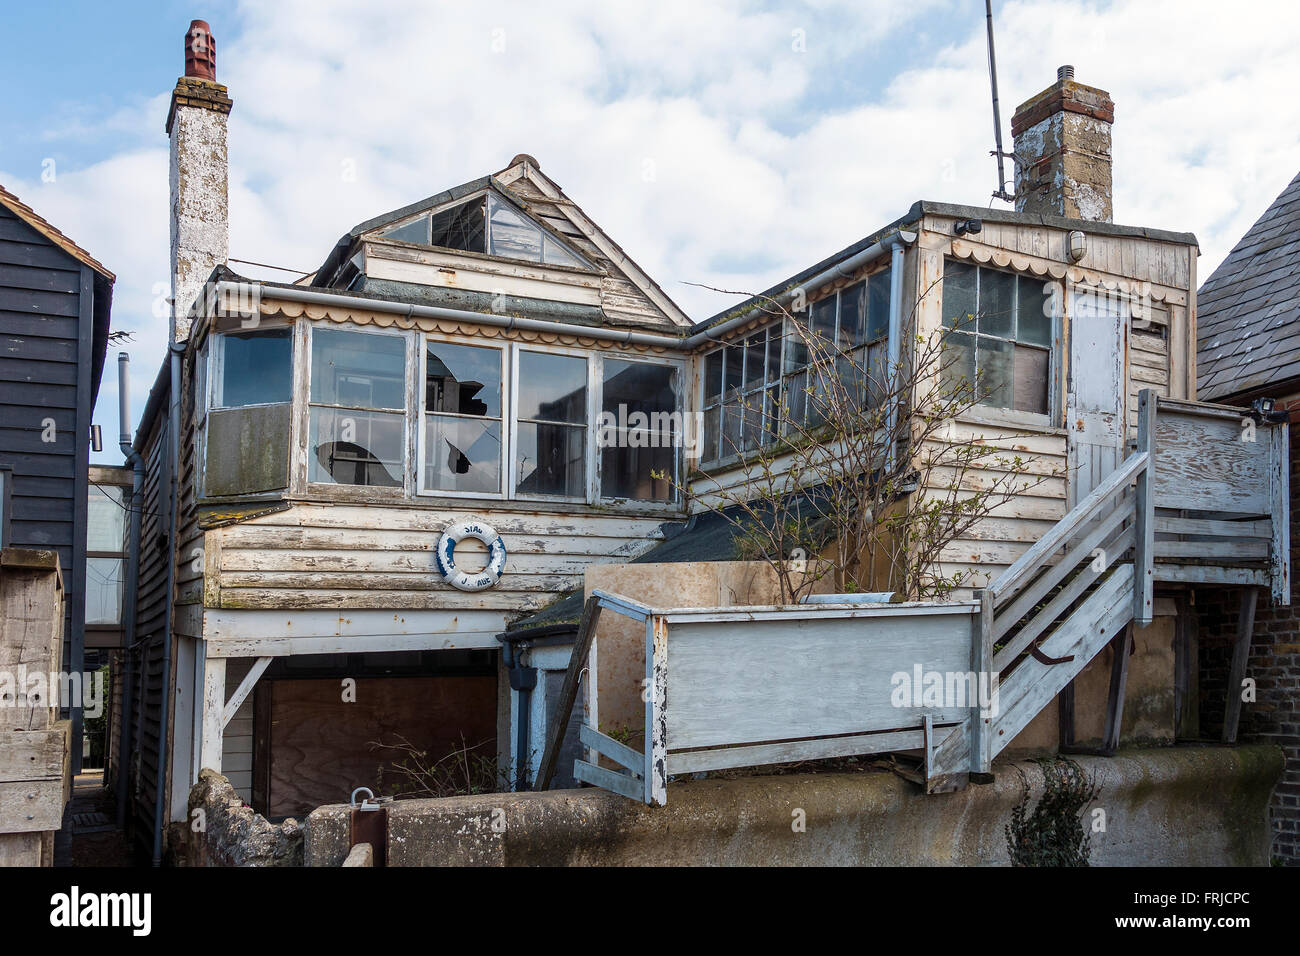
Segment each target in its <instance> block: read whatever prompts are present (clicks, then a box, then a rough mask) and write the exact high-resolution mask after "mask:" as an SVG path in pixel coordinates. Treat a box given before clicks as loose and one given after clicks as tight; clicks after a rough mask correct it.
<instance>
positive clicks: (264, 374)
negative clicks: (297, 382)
mask: <svg viewBox="0 0 1300 956" xmlns="http://www.w3.org/2000/svg"><path fill="white" fill-rule="evenodd" d="M217 342H218V347H217V372H216V375H215V376H214V381H213V383H212V407H213V408H240V407H243V406H247V405H274V404H278V403H281V402H287V401H289V400H290V399H291V398H292V396H293V330H292V329H290V328H288V327H282V328H275V329H254V330H249V331H247V332H227V333H225V334H223V335H220V336H218V339H217Z"/></svg>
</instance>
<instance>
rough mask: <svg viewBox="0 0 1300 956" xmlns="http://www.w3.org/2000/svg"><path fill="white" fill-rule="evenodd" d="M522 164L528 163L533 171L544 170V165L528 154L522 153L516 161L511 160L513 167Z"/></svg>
mask: <svg viewBox="0 0 1300 956" xmlns="http://www.w3.org/2000/svg"><path fill="white" fill-rule="evenodd" d="M520 163H527V164H528V165H529V166H531V167H533V169H536V170H538V171H539V172H540V171H541V168H542V164H541V163H539V162H538V161H537V160H536V159H534V158H533V157H532V156H529V155H528V154H527V153H520V154H519V155H518V156H516V157H515V158H514V159H512V160H510V165H511V166H518V165H519V164H520ZM507 168H509V167H507Z"/></svg>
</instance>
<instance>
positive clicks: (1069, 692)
mask: <svg viewBox="0 0 1300 956" xmlns="http://www.w3.org/2000/svg"><path fill="white" fill-rule="evenodd" d="M1056 720H1057V742H1058V744H1059V745H1060V748H1061V751H1062V752H1063V753H1065V752H1068V751H1070V750H1072V749H1073V748H1074V681H1070V683H1068V684H1066V685H1065V686H1064V687H1062V688H1061V693H1060V695H1059V696H1058V697H1057V698H1056Z"/></svg>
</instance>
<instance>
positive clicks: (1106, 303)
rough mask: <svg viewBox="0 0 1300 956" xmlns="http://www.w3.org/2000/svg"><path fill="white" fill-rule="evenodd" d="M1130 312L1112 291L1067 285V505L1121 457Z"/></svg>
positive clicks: (1078, 500)
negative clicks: (1068, 302)
mask: <svg viewBox="0 0 1300 956" xmlns="http://www.w3.org/2000/svg"><path fill="white" fill-rule="evenodd" d="M1129 314H1130V308H1129V304H1128V302H1127V301H1125V300H1123V299H1120V298H1118V297H1116V296H1112V295H1104V294H1103V295H1096V294H1093V292H1092V291H1091V290H1085V289H1078V288H1076V289H1073V290H1072V294H1071V296H1070V311H1069V317H1070V363H1069V369H1068V382H1069V387H1068V391H1067V395H1066V406H1065V407H1066V419H1065V425H1066V429H1067V430H1068V432H1069V436H1070V437H1069V442H1068V445H1069V468H1070V475H1069V502H1070V506H1071V507H1073V506H1074V505H1076V504H1078V502H1080V501H1082V500H1083V499H1084V498H1085V497H1087V495H1088V492H1090V491H1092V489H1093V488H1095V487H1097V485H1098V484H1100V483H1101V482H1102V480H1103V479H1105V477H1106V476H1107V475H1109V474H1110V473H1111V472H1112V471H1114V470H1115V468H1116V467H1117V466H1118V465H1119V463H1120V462H1121V461H1123V460H1124V458H1125V445H1126V438H1127V433H1128V429H1127V427H1126V424H1125V418H1126V411H1127V407H1126V406H1127V397H1126V394H1125V393H1126V391H1127V388H1126V385H1127V382H1128V327H1129V321H1128V320H1129Z"/></svg>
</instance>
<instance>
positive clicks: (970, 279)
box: [942, 260, 1052, 415]
mask: <svg viewBox="0 0 1300 956" xmlns="http://www.w3.org/2000/svg"><path fill="white" fill-rule="evenodd" d="M1050 289H1051V287H1050V285H1049V284H1048V283H1045V282H1042V281H1041V280H1038V279H1030V278H1028V277H1026V276H1017V275H1015V274H1013V273H1009V272H999V271H997V270H996V269H987V268H984V267H982V266H973V265H969V264H967V263H964V262H957V261H955V260H948V261H947V262H945V263H944V270H943V325H944V328H945V329H947V331H946V332H945V333H944V348H943V359H942V362H943V375H942V378H943V383H944V386H945V387H946V388H947V389H949V390H950V391H953V392H955V391H956V390H957V389H959V388H961V387H962V386H963V383H964V384H965V386H966V387H968V388H969V387H973V388H974V389H975V392H974V400H975V401H976V402H978V403H979V404H981V405H991V406H994V407H996V408H1010V409H1015V410H1017V411H1024V412H1034V413H1036V414H1040V415H1046V414H1048V413H1049V411H1050V407H1051V403H1050V396H1049V386H1050V383H1051V377H1052V376H1051V354H1052V308H1051V301H1052V300H1051V296H1050Z"/></svg>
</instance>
